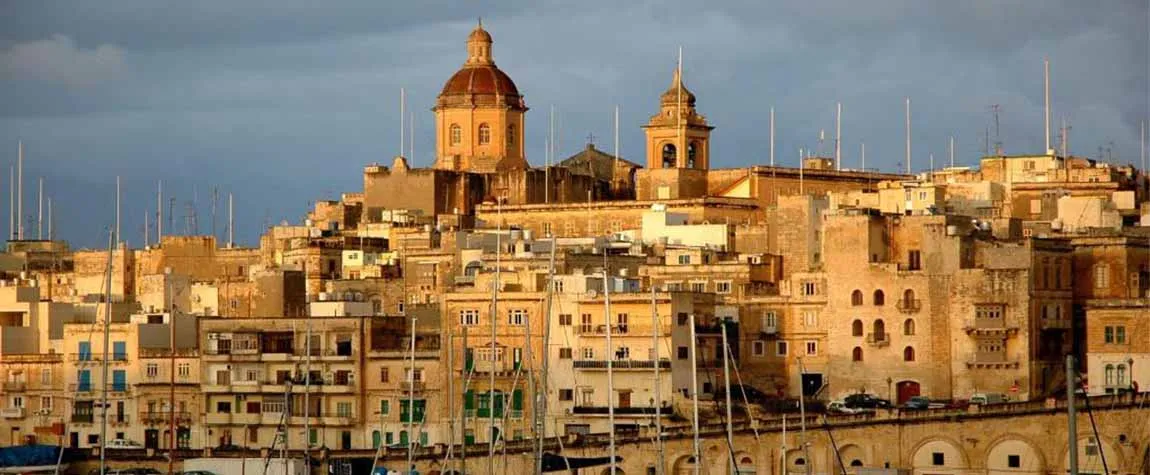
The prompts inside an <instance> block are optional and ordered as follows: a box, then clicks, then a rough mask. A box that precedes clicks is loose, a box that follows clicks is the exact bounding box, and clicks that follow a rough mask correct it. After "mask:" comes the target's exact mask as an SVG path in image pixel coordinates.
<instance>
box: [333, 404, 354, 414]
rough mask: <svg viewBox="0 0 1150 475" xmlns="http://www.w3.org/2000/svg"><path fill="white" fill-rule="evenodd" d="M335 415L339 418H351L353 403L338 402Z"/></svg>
mask: <svg viewBox="0 0 1150 475" xmlns="http://www.w3.org/2000/svg"><path fill="white" fill-rule="evenodd" d="M335 415H336V416H338V417H351V403H350V402H337V403H335Z"/></svg>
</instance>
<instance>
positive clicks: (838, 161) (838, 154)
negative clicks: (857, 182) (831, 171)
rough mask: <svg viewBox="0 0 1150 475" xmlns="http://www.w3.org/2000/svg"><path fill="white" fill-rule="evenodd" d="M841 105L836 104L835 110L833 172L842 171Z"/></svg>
mask: <svg viewBox="0 0 1150 475" xmlns="http://www.w3.org/2000/svg"><path fill="white" fill-rule="evenodd" d="M842 119H843V103H841V102H839V103H837V104H836V110H835V170H842V169H843V163H842V146H841V144H842V133H843V127H842V125H843V121H842Z"/></svg>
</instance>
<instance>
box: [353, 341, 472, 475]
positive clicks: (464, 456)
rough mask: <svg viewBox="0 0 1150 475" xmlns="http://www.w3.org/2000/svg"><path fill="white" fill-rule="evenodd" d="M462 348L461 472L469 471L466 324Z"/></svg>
mask: <svg viewBox="0 0 1150 475" xmlns="http://www.w3.org/2000/svg"><path fill="white" fill-rule="evenodd" d="M462 348H463V369H462V370H461V371H460V373H459V374H460V377H459V380H460V381H462V382H463V394H464V396H463V397H464V400H463V401H464V402H463V417H461V418H460V419H459V433H460V435H462V436H463V437H461V438H460V441H461V442H462V443H461V444H460V447H459V473H467V419H468V414H467V383H468V381H467V380H468V379H470V375H471V368H468V364H467V326H466V325H465V326H464V327H463V344H462ZM471 364H472V365H474V364H475V358H474V356H473V357H472V360H471ZM472 404H475V401H474V400H473V401H472ZM473 407H474V406H473ZM372 473H375V472H372Z"/></svg>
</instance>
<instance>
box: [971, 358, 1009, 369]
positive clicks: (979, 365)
mask: <svg viewBox="0 0 1150 475" xmlns="http://www.w3.org/2000/svg"><path fill="white" fill-rule="evenodd" d="M1019 366H1020V364H1019V362H1018V361H1017V360H1015V361H1010V360H1007V359H1006V358H1005V357H1003V358H981V357H979V356H978V355H975V358H974V361H967V362H966V367H967V368H968V369H1018V368H1019Z"/></svg>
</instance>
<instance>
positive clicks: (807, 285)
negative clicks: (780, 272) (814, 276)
mask: <svg viewBox="0 0 1150 475" xmlns="http://www.w3.org/2000/svg"><path fill="white" fill-rule="evenodd" d="M818 290H819V288H818V285H816V284H815V282H814V281H811V280H808V281H804V282H803V283H802V289H801V292H802V294H803V295H804V296H808V295H818Z"/></svg>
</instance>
